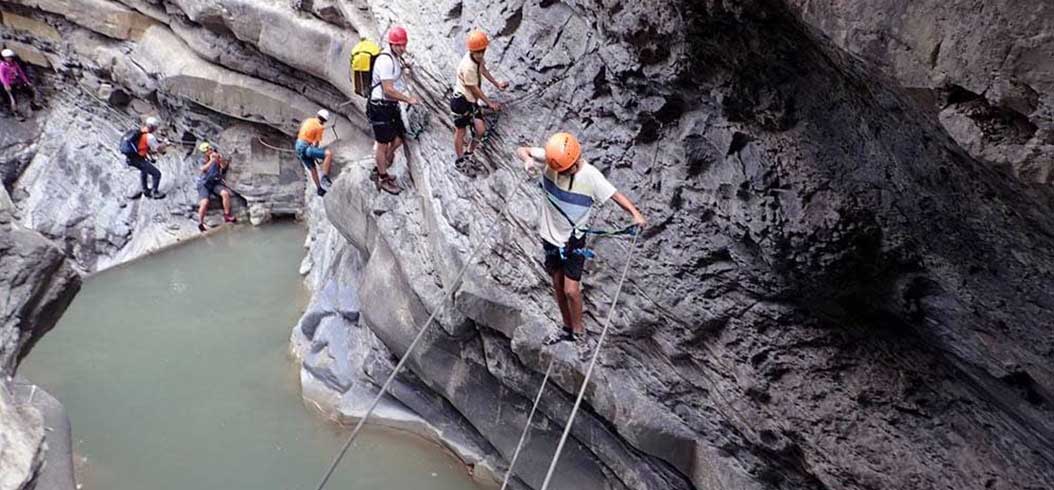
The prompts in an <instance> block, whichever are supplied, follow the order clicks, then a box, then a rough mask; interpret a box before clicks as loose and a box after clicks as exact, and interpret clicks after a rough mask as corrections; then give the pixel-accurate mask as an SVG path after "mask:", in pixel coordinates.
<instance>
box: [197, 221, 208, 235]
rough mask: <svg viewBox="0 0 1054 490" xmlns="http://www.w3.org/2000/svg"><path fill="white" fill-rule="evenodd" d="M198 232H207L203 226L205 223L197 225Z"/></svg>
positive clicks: (206, 228) (206, 227)
mask: <svg viewBox="0 0 1054 490" xmlns="http://www.w3.org/2000/svg"><path fill="white" fill-rule="evenodd" d="M198 231H200V232H202V233H205V232H206V231H209V227H208V226H205V223H198Z"/></svg>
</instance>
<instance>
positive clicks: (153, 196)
mask: <svg viewBox="0 0 1054 490" xmlns="http://www.w3.org/2000/svg"><path fill="white" fill-rule="evenodd" d="M150 198H151V199H164V198H165V193H164V192H161V191H156V190H155V191H150Z"/></svg>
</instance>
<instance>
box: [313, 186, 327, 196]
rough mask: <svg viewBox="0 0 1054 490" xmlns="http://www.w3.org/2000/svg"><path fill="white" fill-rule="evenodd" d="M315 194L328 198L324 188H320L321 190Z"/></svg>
mask: <svg viewBox="0 0 1054 490" xmlns="http://www.w3.org/2000/svg"><path fill="white" fill-rule="evenodd" d="M315 193H316V194H318V197H325V196H326V190H325V189H323V188H321V187H319V188H318V189H317V190H316V191H315Z"/></svg>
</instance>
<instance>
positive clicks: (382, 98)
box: [369, 51, 396, 100]
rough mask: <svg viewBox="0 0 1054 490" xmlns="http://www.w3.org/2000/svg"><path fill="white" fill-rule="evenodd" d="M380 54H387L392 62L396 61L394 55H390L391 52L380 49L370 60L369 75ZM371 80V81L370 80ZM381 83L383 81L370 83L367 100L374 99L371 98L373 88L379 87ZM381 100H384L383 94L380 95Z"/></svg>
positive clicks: (371, 73)
mask: <svg viewBox="0 0 1054 490" xmlns="http://www.w3.org/2000/svg"><path fill="white" fill-rule="evenodd" d="M381 56H387V57H389V58H391V59H392V63H396V60H395V56H392V54H391V53H389V52H387V51H381V52H380V53H377V55H376V56H374V57H373V59H372V60H371V61H370V75H373V67H374V65H375V64H376V63H377V58H380V57H381ZM371 82H372V80H371ZM382 83H384V82H379V83H373V84H371V85H370V96H369V100H374V99H373V90H374V89H376V88H377V87H380V86H381V84H382ZM381 100H384V95H383V94H382V95H381Z"/></svg>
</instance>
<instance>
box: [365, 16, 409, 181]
mask: <svg viewBox="0 0 1054 490" xmlns="http://www.w3.org/2000/svg"><path fill="white" fill-rule="evenodd" d="M408 41H409V39H408V36H407V33H406V29H404V28H402V27H399V26H395V27H392V29H391V30H390V31H388V49H386V50H384V51H382V52H381V53H380V54H379V55H378V56H377V58H376V59H375V60H374V65H373V80H372V81H371V90H370V99H369V101H368V102H367V104H366V116H367V117H368V118H369V120H370V126H372V127H373V136H374V140H375V141H376V144H375V145H374V158H375V160H376V162H377V168H376V171H377V172H376V173H377V175H376V181H377V188H378V189H381V190H383V191H385V192H388V193H390V194H398V193H399V192H401V191H402V189H400V188H399V184H398V183H396V181H395V177H394V176H392V175H391V174H389V173H388V170H389V169H390V168H391V166H392V164H393V163H395V151H396V150H398V149H399V147H400V146H402V144H403V136H404V135H405V134H406V128H405V127H404V126H403V118H402V115H401V114H400V111H399V102H405V103H407V104H410V105H413V104H417V99H416V98H415V97H412V96H409V95H406V85H405V83H404V82H403V69H404V68H405V62H404V61H403V55H404V54H405V53H406V44H407V42H408Z"/></svg>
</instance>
